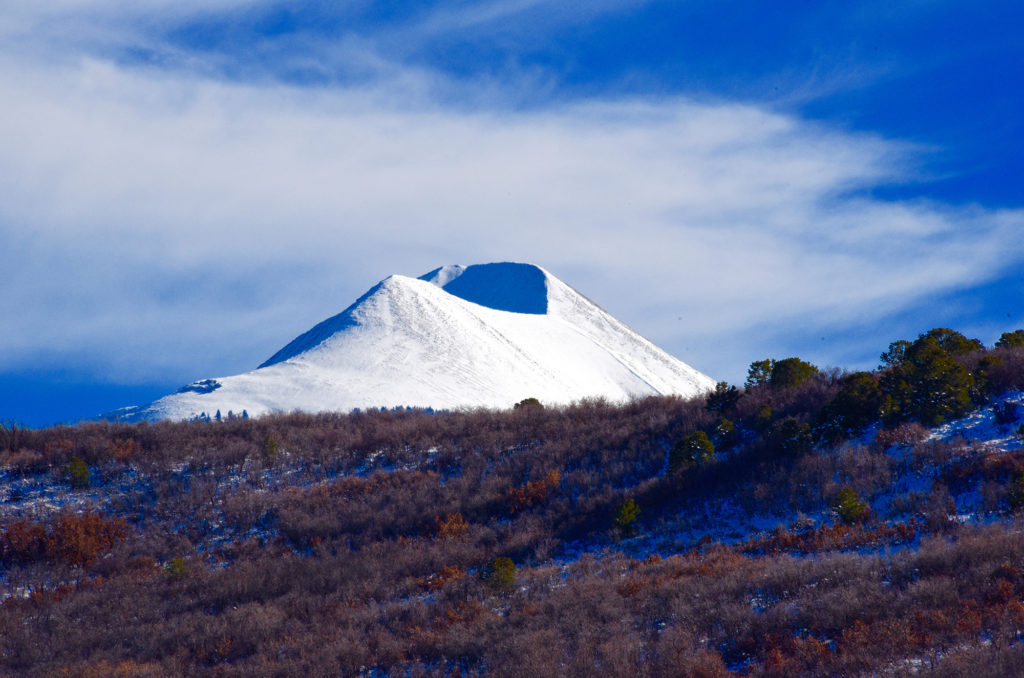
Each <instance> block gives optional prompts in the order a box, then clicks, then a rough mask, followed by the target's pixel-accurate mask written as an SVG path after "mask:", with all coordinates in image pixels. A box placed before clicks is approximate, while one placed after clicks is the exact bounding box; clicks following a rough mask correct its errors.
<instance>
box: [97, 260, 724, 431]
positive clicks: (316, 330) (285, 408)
mask: <svg viewBox="0 0 1024 678" xmlns="http://www.w3.org/2000/svg"><path fill="white" fill-rule="evenodd" d="M713 386H714V381H713V380H712V379H711V378H709V377H707V376H706V375H704V374H701V373H700V372H698V371H696V370H694V369H693V368H691V367H689V366H688V365H686V364H684V363H682V362H681V361H679V360H677V359H675V358H673V357H672V356H670V355H669V354H667V353H665V352H664V351H662V350H661V349H659V348H658V347H657V346H655V345H654V344H652V343H651V342H649V341H648V340H646V339H644V338H643V337H641V336H640V335H639V334H637V333H636V332H634V331H632V330H631V329H629V328H628V327H626V326H625V325H624V324H623V323H621V322H619V321H618V320H616V319H615V318H613V317H612V316H611V315H609V314H608V313H606V312H605V311H604V310H602V309H601V308H599V307H598V306H596V305H595V304H593V303H592V302H590V301H589V300H587V299H586V298H585V297H583V296H582V295H581V294H579V293H578V292H576V291H575V290H573V289H572V288H571V287H569V286H568V285H566V284H565V283H563V282H562V281H560V280H559V279H558V278H556V277H555V276H553V275H551V274H550V273H548V272H547V271H545V270H544V269H542V268H540V267H537V266H533V265H529V264H514V263H498V264H483V265H475V266H468V267H462V266H445V267H442V268H439V269H436V270H434V271H431V272H430V273H428V274H426V275H424V276H423V277H421V278H418V279H417V278H409V277H406V276H401V275H394V276H391V277H389V278H387V279H386V280H383V281H382V282H380V283H379V284H378V285H376V286H374V287H373V288H372V289H370V290H369V291H368V292H367V293H366V294H364V295H363V296H362V297H360V298H359V299H358V300H357V301H356V302H355V303H354V304H353V305H352V306H350V307H349V308H347V309H346V310H345V311H343V312H342V313H340V314H338V315H336V316H334V317H332V318H329V319H327V320H325V321H323V322H322V323H320V324H318V325H316V326H315V327H313V328H312V329H310V330H309V331H308V332H306V333H304V334H302V335H300V336H299V337H297V338H296V339H295V340H293V341H292V342H290V343H289V344H288V345H287V346H285V347H284V348H282V349H281V350H280V351H278V352H277V353H275V354H274V355H273V356H272V357H271V358H270V359H269V360H267V361H266V362H265V363H263V365H261V366H260V367H259V368H258V369H256V370H254V371H252V372H248V373H245V374H241V375H237V376H231V377H223V378H217V379H205V380H202V381H200V382H196V383H195V384H192V385H190V386H186V387H185V388H183V389H180V390H179V391H178V392H176V393H172V394H170V395H167V396H165V397H163V398H161V399H159V400H157V401H155V402H154V403H152V404H150V405H148V406H146V407H143V408H126V409H125V410H122V411H120V412H118V413H115V414H117V415H118V416H121V417H122V418H127V419H188V418H193V417H196V416H199V415H200V414H202V413H206V414H207V415H209V416H213V415H214V413H216V412H217V411H220V412H221V413H222V415H223V416H227V414H228V412H229V411H230V412H233V413H235V414H240V413H242V412H243V411H245V412H247V413H248V414H249V415H250V416H257V415H261V414H266V413H269V412H289V411H293V410H302V411H308V412H316V411H325V410H335V411H349V410H351V409H354V408H367V407H401V406H410V407H432V408H435V409H451V408H457V407H494V408H507V407H511V406H512V405H513V404H514V403H516V402H518V401H520V400H522V399H524V398H528V397H534V398H538V399H540V400H541V401H542V402H545V403H550V404H557V403H568V402H571V401H574V400H579V399H581V398H585V397H595V396H597V397H605V398H608V399H611V400H625V399H628V398H632V397H637V396H644V395H657V394H679V395H683V396H691V395H695V394H698V393H700V392H703V391H706V390H708V389H710V388H712V387H713Z"/></svg>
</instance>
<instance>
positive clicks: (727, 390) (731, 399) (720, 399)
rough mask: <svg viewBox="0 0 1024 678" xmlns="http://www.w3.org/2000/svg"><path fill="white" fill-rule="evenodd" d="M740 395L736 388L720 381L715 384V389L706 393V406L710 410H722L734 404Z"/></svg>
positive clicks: (730, 407)
mask: <svg viewBox="0 0 1024 678" xmlns="http://www.w3.org/2000/svg"><path fill="white" fill-rule="evenodd" d="M740 395H742V394H741V393H740V391H739V389H738V388H736V387H735V386H729V384H728V383H727V382H724V381H720V382H718V383H717V384H715V390H714V391H712V392H711V393H709V394H708V397H707V408H708V409H709V410H711V411H712V412H724V411H727V410H731V409H732V408H733V407H735V406H736V401H737V400H739V399H740Z"/></svg>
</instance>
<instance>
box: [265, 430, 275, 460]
mask: <svg viewBox="0 0 1024 678" xmlns="http://www.w3.org/2000/svg"><path fill="white" fill-rule="evenodd" d="M263 456H264V458H266V459H267V460H269V461H274V460H276V459H277V441H276V440H274V438H273V436H267V439H266V440H264V441H263Z"/></svg>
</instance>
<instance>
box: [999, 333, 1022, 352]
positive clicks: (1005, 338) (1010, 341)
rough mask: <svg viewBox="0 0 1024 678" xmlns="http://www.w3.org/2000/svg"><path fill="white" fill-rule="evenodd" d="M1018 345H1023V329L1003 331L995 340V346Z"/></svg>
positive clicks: (1007, 346) (1012, 346) (1008, 346)
mask: <svg viewBox="0 0 1024 678" xmlns="http://www.w3.org/2000/svg"><path fill="white" fill-rule="evenodd" d="M1018 346H1024V330H1014V331H1013V332H1003V334H1002V336H1000V337H999V341H997V342H996V348H1016V347H1018Z"/></svg>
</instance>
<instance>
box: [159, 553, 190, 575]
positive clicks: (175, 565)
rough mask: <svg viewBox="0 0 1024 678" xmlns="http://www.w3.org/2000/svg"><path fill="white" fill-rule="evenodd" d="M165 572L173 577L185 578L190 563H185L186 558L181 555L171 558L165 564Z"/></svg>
mask: <svg viewBox="0 0 1024 678" xmlns="http://www.w3.org/2000/svg"><path fill="white" fill-rule="evenodd" d="M164 572H165V573H166V574H167V576H168V577H170V578H171V579H184V578H185V577H187V576H188V565H186V564H185V559H184V558H182V557H180V556H179V557H177V558H171V559H170V560H168V561H167V564H166V565H164Z"/></svg>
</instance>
